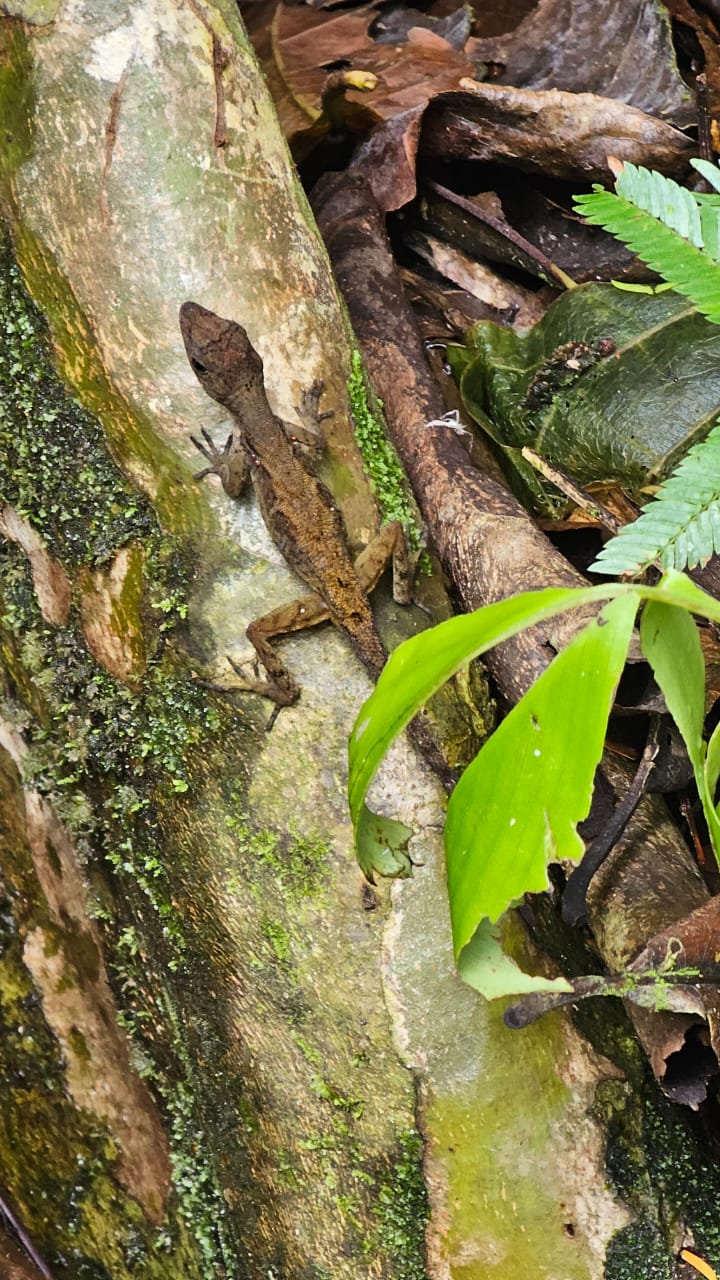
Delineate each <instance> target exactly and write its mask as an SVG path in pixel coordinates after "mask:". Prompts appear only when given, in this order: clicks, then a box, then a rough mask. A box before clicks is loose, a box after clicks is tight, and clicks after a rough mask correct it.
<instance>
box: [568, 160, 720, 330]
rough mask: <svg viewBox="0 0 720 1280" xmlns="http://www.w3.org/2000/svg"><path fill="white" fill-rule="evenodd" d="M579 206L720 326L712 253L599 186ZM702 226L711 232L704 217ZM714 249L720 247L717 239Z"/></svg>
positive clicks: (719, 275) (717, 272) (719, 284)
mask: <svg viewBox="0 0 720 1280" xmlns="http://www.w3.org/2000/svg"><path fill="white" fill-rule="evenodd" d="M657 176H658V177H659V176H660V175H659V174H658V175H657ZM664 181H665V182H667V181H669V179H664ZM673 185H677V184H673ZM575 208H576V210H577V212H578V213H581V214H582V215H583V217H584V218H586V219H587V221H588V222H591V223H593V224H594V225H595V226H600V227H605V229H606V230H607V231H610V232H612V234H613V235H614V236H616V237H617V238H618V240H622V242H623V244H626V245H627V246H628V248H629V249H632V251H633V253H636V254H637V255H638V257H639V258H642V260H643V262H646V263H647V265H648V266H649V267H651V268H652V270H653V271H657V272H658V274H659V275H661V276H662V277H663V279H664V280H666V281H667V282H668V284H671V285H672V287H673V289H676V290H677V292H678V293H681V294H683V296H684V297H686V298H689V299H690V301H691V302H692V303H693V305H694V306H695V307H697V309H698V311H700V312H701V313H702V314H703V315H704V316H707V318H708V320H712V321H713V322H714V323H715V324H720V265H719V264H718V263H717V262H715V261H714V260H713V259H712V258H711V257H710V256H709V254H708V253H707V252H703V250H702V249H701V248H698V247H697V246H696V245H695V244H692V243H690V242H689V241H688V240H686V239H684V238H683V237H682V236H681V235H680V234H679V233H678V232H677V231H674V230H673V229H672V228H671V227H667V226H665V225H664V223H662V222H660V221H659V220H658V219H657V218H656V217H654V216H653V215H652V214H651V213H648V212H646V211H645V210H644V209H638V208H637V207H636V206H635V205H634V204H632V203H631V202H630V201H629V200H627V199H625V198H624V197H622V196H618V195H613V193H612V192H610V191H604V190H603V189H602V187H596V188H595V189H594V191H593V192H592V193H591V194H590V195H585V196H576V198H575ZM708 209H709V212H710V213H713V214H715V213H716V212H717V213H718V214H720V210H717V211H716V210H714V209H713V208H712V207H711V206H708ZM675 212H677V209H676V210H675ZM678 219H679V214H678ZM698 227H700V229H701V230H702V231H703V232H704V231H705V228H704V222H703V219H702V218H701V216H700V214H699V215H698ZM715 231H716V240H720V234H717V228H716V229H715ZM707 234H708V240H709V241H713V236H712V233H711V229H709V230H708V233H707ZM713 248H714V249H717V243H716V242H715V241H713Z"/></svg>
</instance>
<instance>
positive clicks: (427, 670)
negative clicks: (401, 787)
mask: <svg viewBox="0 0 720 1280" xmlns="http://www.w3.org/2000/svg"><path fill="white" fill-rule="evenodd" d="M628 590H634V588H631V587H625V586H614V585H608V584H605V585H603V586H598V587H586V588H584V589H580V590H576V589H574V588H560V587H548V588H547V589H546V590H545V591H526V592H523V594H522V595H519V596H512V597H511V598H510V599H509V600H501V601H499V602H498V603H497V604H491V605H488V606H487V607H486V608H484V609H478V610H477V612H476V613H470V614H465V615H464V616H462V617H459V618H449V619H448V621H447V622H441V623H440V624H439V626H437V627H433V628H431V630H429V631H423V632H421V634H420V635H417V636H412V637H411V639H409V640H406V641H405V642H404V644H401V645H400V646H399V647H398V648H397V649H396V650H395V652H394V653H393V654H391V655H390V657H389V659H388V661H387V663H386V665H385V667H384V669H383V671H382V672H381V674H380V677H379V679H378V682H377V684H376V686H375V689H374V691H373V692H372V693H371V695H370V697H369V698H368V699H367V701H366V702H365V703H364V704H363V706H362V708H361V710H360V714H359V716H358V718H357V720H356V722H355V727H354V728H353V731H352V734H351V735H350V749H349V763H350V778H349V784H348V796H349V801H350V813H351V814H352V817H353V821H354V822H355V823H357V820H358V817H359V814H360V812H361V807H362V803H363V800H364V798H365V794H366V792H367V789H368V786H369V785H370V780H371V778H372V776H373V774H374V773H375V770H376V769H377V766H378V764H379V763H380V760H381V759H382V757H383V756H384V755H385V752H386V751H387V749H388V747H389V746H390V743H391V742H393V741H394V739H395V738H396V737H397V735H398V734H399V733H400V732H401V731H402V730H403V729H404V728H405V726H406V725H407V724H408V723H409V721H410V720H412V718H413V716H414V715H415V713H416V712H417V711H419V710H420V707H422V706H424V704H425V703H426V702H427V701H428V699H429V698H431V697H432V695H433V694H434V693H436V692H437V690H438V689H439V688H440V687H441V686H442V685H443V684H445V682H446V681H447V680H449V679H450V677H451V676H452V675H454V674H455V672H456V671H459V670H460V668H461V667H464V666H465V665H466V664H467V663H468V662H471V661H472V659H473V658H476V657H478V656H479V655H480V654H481V653H485V652H486V650H487V649H492V648H493V646H494V645H496V644H500V643H501V642H502V641H503V640H507V639H508V638H509V637H510V636H513V635H516V634H517V632H518V631H522V630H524V628H526V627H531V626H533V625H534V624H535V623H536V622H542V621H543V620H544V619H545V618H550V617H552V616H553V615H554V614H557V613H562V612H563V611H564V610H567V609H575V608H578V607H580V606H582V605H585V604H592V603H596V602H597V603H600V602H602V601H605V600H607V599H609V598H610V597H611V596H613V595H617V594H618V593H621V592H623V591H628Z"/></svg>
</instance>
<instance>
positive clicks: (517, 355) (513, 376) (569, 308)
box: [460, 284, 720, 489]
mask: <svg viewBox="0 0 720 1280" xmlns="http://www.w3.org/2000/svg"><path fill="white" fill-rule="evenodd" d="M469 345H470V346H471V347H472V348H473V349H474V350H475V353H476V354H475V357H474V359H473V360H471V361H470V362H469V363H467V364H466V367H465V369H464V372H463V373H462V377H461V380H460V387H461V392H462V396H463V400H464V402H465V404H466V406H467V408H468V410H469V412H470V413H471V414H472V415H473V417H475V418H476V419H477V420H478V422H479V423H480V425H482V426H484V427H485V429H486V430H489V431H490V433H491V434H492V435H493V437H494V438H495V439H496V440H501V441H502V442H503V444H504V445H505V446H510V447H513V448H518V447H521V446H523V445H529V446H531V448H533V449H535V450H536V451H537V452H538V453H540V454H542V455H543V456H544V457H546V458H548V459H549V460H550V461H551V462H554V463H556V464H557V465H558V466H560V467H562V468H564V469H565V470H567V471H568V472H570V474H571V475H573V476H575V477H576V478H577V479H578V480H580V481H581V483H583V484H587V483H589V482H590V481H593V480H618V481H620V482H621V483H623V484H624V485H626V486H627V487H629V488H631V489H638V488H640V487H641V486H643V485H644V484H646V483H647V482H648V480H650V481H657V480H659V479H661V478H663V477H664V476H666V475H667V474H668V472H669V471H670V470H671V469H672V467H673V466H674V465H675V463H676V462H677V461H678V460H679V458H680V457H681V456H682V455H683V454H684V453H685V452H686V451H687V450H688V449H689V448H690V447H691V445H692V444H693V443H694V442H695V441H696V440H698V439H700V438H702V437H704V436H705V435H706V434H707V432H708V431H709V429H710V426H711V424H712V422H713V419H714V418H715V416H716V415H717V414H718V413H720V327H718V326H717V325H713V324H710V323H709V322H708V321H707V320H705V319H704V318H703V317H702V316H701V315H698V313H697V312H696V311H695V310H694V308H693V307H692V306H691V305H690V303H688V302H687V301H686V299H684V298H682V297H680V296H679V295H678V294H676V293H663V294H659V295H655V296H652V297H647V296H645V295H637V294H633V293H624V292H621V291H619V290H617V289H614V288H613V287H612V285H599V284H590V285H583V286H581V287H580V288H577V289H573V290H571V291H569V292H568V293H566V294H563V296H562V297H561V298H558V300H557V301H556V302H554V303H553V305H552V306H551V307H550V308H549V310H548V311H547V313H546V315H545V316H544V317H543V319H542V320H541V321H540V323H539V324H537V325H535V326H534V327H533V328H532V329H531V330H529V331H528V332H527V333H526V334H525V335H518V334H516V333H514V332H513V331H512V330H509V329H501V328H499V327H498V326H496V325H494V324H490V323H488V322H484V323H482V324H479V325H476V326H475V327H474V329H472V330H471V331H470V334H469Z"/></svg>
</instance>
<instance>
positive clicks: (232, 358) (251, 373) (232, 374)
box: [180, 302, 263, 404]
mask: <svg viewBox="0 0 720 1280" xmlns="http://www.w3.org/2000/svg"><path fill="white" fill-rule="evenodd" d="M180 332H181V333H182V336H183V342H184V343H185V350H186V352H187V357H188V360H189V361H190V365H191V367H192V369H193V372H194V373H195V375H196V377H197V378H198V380H199V382H200V384H201V386H202V388H203V390H204V391H206V392H207V394H208V395H209V396H212V398H213V400H218V401H219V402H220V404H225V402H226V400H227V395H228V389H229V388H230V389H232V388H237V387H238V383H240V382H241V381H242V380H243V379H244V378H247V379H248V381H249V383H250V384H251V385H252V384H253V383H256V382H257V381H258V379H259V381H260V382H262V368H263V365H262V360H261V359H260V356H259V355H258V353H257V351H256V350H255V348H254V347H253V345H252V343H251V342H250V339H249V338H248V336H247V334H246V332H245V330H244V329H243V327H242V325H239V324H237V323H236V322H235V321H234V320H223V319H222V317H221V316H216V315H215V312H214V311H208V310H207V309H206V308H205V307H201V306H200V305H199V303H197V302H184V303H183V305H182V306H181V308H180Z"/></svg>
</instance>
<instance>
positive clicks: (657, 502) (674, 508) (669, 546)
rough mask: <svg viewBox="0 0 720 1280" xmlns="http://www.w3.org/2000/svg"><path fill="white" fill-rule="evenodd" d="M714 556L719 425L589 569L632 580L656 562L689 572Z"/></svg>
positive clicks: (719, 502) (719, 497)
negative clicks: (619, 575)
mask: <svg viewBox="0 0 720 1280" xmlns="http://www.w3.org/2000/svg"><path fill="white" fill-rule="evenodd" d="M715 552H720V423H719V424H716V425H715V426H714V427H713V428H712V430H711V432H710V434H709V435H708V436H707V437H706V439H705V440H703V441H702V442H701V443H700V444H697V445H695V446H694V448H693V449H691V450H690V452H689V453H688V454H687V456H686V457H685V458H683V460H682V462H680V463H679V465H678V466H677V467H676V468H675V470H674V471H673V473H672V475H671V476H670V477H669V479H667V480H666V481H665V483H664V484H663V485H662V487H661V488H660V489H659V490H658V493H657V495H656V497H655V499H654V500H653V501H652V502H650V503H649V504H648V505H647V506H646V507H644V508H643V510H642V511H641V513H640V515H639V516H638V518H637V520H634V521H633V523H632V524H628V525H626V526H625V528H624V529H621V530H620V533H618V534H617V535H616V537H614V538H611V539H610V541H609V542H607V543H606V544H605V546H604V547H603V549H602V551H601V552H600V554H599V556H598V558H597V560H596V561H595V563H594V564H592V565H591V566H590V568H591V569H592V570H594V571H595V572H596V573H605V574H608V575H615V574H626V573H628V574H633V575H635V574H638V573H642V572H643V570H645V569H647V567H648V565H650V564H653V563H655V562H659V563H660V565H661V566H662V568H663V569H673V568H674V569H685V568H688V569H694V568H695V567H696V565H704V564H706V563H707V561H708V560H709V559H710V557H711V555H713V554H714V553H715Z"/></svg>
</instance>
